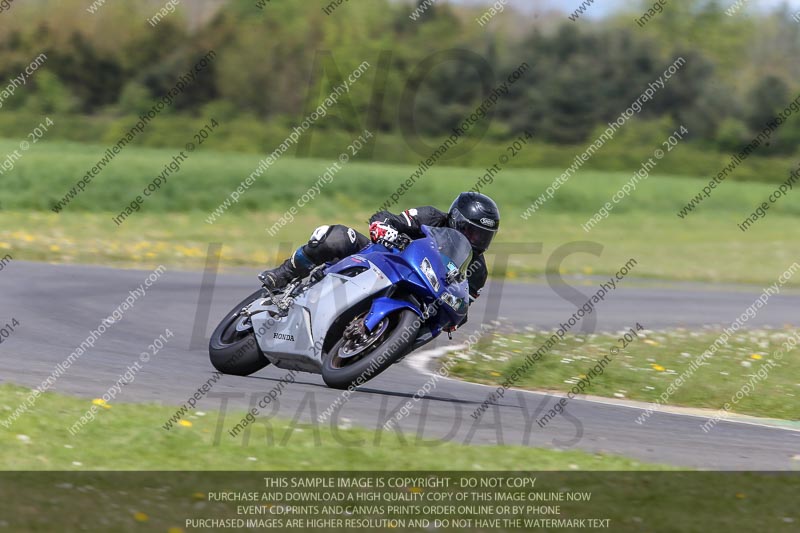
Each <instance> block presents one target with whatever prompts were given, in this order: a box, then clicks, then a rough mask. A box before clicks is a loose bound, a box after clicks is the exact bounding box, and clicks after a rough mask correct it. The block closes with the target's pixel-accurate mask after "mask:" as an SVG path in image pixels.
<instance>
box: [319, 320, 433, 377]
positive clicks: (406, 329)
mask: <svg viewBox="0 0 800 533" xmlns="http://www.w3.org/2000/svg"><path fill="white" fill-rule="evenodd" d="M417 319H418V316H417V314H416V313H415V312H413V311H411V310H409V309H401V310H400V311H397V312H395V313H392V314H391V315H389V316H388V317H387V318H386V319H384V320H388V321H389V324H388V327H387V328H386V330H385V331H384V332H383V333H382V334H381V335H380V337H379V338H378V339H376V340H375V342H376V343H377V345H376V346H375V348H372V349H371V350H369V351H366V352H365V354H364V355H362V356H360V358H359V356H353V357H352V361H351V360H350V358H344V359H343V358H341V357H339V353H340V350H341V349H342V348H343V346H345V343H346V342H347V340H346V339H345V338H344V337H342V338H340V339H339V340H338V341H336V343H335V344H334V345H333V346H331V348H330V349H329V350H328V351H327V352H325V353H324V354H323V357H322V379H323V380H324V381H325V384H326V385H327V386H329V387H331V388H334V389H347V388H350V387H351V386H352V387H353V388H355V387H356V386H358V385H362V384H364V383H366V382H367V381H369V380H370V379H372V378H374V377H375V376H377V375H378V374H380V373H381V372H383V371H384V370H386V369H387V368H389V367H390V366H392V363H394V362H395V361H396V360H397V359H399V358H400V357H402V356H404V355H406V354H407V353H408V351H409V349H410V348H411V346H412V345H413V344H414V341H415V340H416V338H417V334H418V332H419V324H416V325H415V321H417ZM354 320H358V319H357V318H356V319H354ZM380 327H381V326H380V325H378V326H377V327H376V329H378V328H380Z"/></svg>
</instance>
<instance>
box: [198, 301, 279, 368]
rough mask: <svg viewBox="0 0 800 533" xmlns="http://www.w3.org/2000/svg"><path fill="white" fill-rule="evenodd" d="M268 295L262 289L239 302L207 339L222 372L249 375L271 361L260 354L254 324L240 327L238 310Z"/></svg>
mask: <svg viewBox="0 0 800 533" xmlns="http://www.w3.org/2000/svg"><path fill="white" fill-rule="evenodd" d="M264 296H266V294H265V292H264V290H263V289H262V290H259V291H256V292H254V293H253V294H251V295H250V296H248V297H247V298H245V299H244V300H242V301H241V302H239V304H237V305H236V307H234V308H233V310H231V312H230V313H228V314H227V315H226V316H225V318H224V319H223V320H222V322H220V324H219V326H217V329H215V330H214V333H212V334H211V339H210V340H209V342H208V354H209V356H210V358H211V364H212V365H214V368H216V369H217V370H219V371H220V372H222V373H223V374H231V375H234V376H249V375H250V374H252V373H254V372H258V371H259V370H261V369H262V368H264V367H265V366H267V365H268V364H269V360H268V359H267V358H266V357H264V354H263V353H261V348H259V346H258V342H257V341H256V336H255V334H254V332H253V328H252V326H250V329H249V330H245V331H241V330H237V328H236V325H237V323H239V322H240V316H239V313H240V311H241V310H242V308H243V307H245V306H246V305H247V304H249V303H251V302H254V301H255V300H258V299H259V298H263V297H264Z"/></svg>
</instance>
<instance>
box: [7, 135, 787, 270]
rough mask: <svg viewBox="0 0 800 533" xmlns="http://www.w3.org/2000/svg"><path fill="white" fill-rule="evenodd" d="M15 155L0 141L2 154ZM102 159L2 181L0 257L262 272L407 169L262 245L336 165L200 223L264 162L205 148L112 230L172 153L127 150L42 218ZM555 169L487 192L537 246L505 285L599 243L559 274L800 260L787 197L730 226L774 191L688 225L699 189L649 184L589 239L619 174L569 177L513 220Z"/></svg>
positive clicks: (420, 200) (527, 173) (24, 167)
mask: <svg viewBox="0 0 800 533" xmlns="http://www.w3.org/2000/svg"><path fill="white" fill-rule="evenodd" d="M14 146H15V145H14V144H12V143H10V142H9V141H0V153H3V151H4V150H5V151H11V150H12V149H13V147H14ZM104 149H105V147H104V146H100V145H81V144H75V143H63V142H58V143H56V142H53V143H40V144H37V145H35V146H34V147H32V148H31V150H30V151H28V152H26V153H25V154H24V157H23V158H22V159H21V160H20V161H18V162H17V163H16V167H15V168H14V169H13V170H11V171H10V172H8V173H7V174H5V175H4V176H3V178H4V180H5V187H3V188H2V189H0V228H2V230H0V252H4V253H9V254H11V255H12V256H13V257H14V258H16V259H30V260H42V261H58V262H81V263H85V262H89V263H102V264H109V265H118V266H140V267H143V268H146V267H149V266H152V265H153V264H157V263H165V264H169V265H170V266H176V267H181V266H182V267H187V268H201V267H202V266H203V265H204V262H205V256H206V253H207V249H208V243H210V242H221V243H224V244H225V247H224V250H223V266H226V267H227V266H247V267H252V268H253V269H254V270H256V269H259V268H262V267H263V266H265V265H267V264H275V263H277V262H278V261H280V260H282V259H283V257H285V256H286V255H287V253H288V250H290V249H291V248H292V247H294V246H298V245H300V244H302V243H304V242H305V241H306V240H307V238H308V236H309V234H310V233H311V231H312V230H313V229H314V228H315V227H317V226H318V225H321V224H330V223H336V222H340V223H344V224H348V225H352V226H354V227H356V228H359V229H361V230H362V231H366V222H365V221H366V219H367V218H368V217H369V215H370V214H371V213H372V212H373V211H374V210H375V209H377V208H378V207H379V206H380V205H381V204H383V202H384V201H385V200H386V199H387V198H389V196H390V195H391V194H392V192H394V191H395V190H396V188H397V186H398V184H399V183H402V182H403V181H405V179H407V177H408V176H409V175H410V174H411V173H412V172H413V171H414V170H415V168H414V167H411V166H404V165H390V164H377V163H361V162H357V161H353V162H350V163H348V164H347V165H345V166H344V167H343V169H342V170H341V171H340V172H339V173H338V174H337V175H336V176H335V178H334V180H333V182H331V183H330V184H328V185H326V186H324V187H323V188H322V191H321V195H320V197H319V198H317V199H315V200H313V201H312V202H310V203H309V204H308V205H307V206H305V207H304V208H302V209H301V210H300V211H299V213H298V214H297V216H296V220H295V221H294V222H293V223H290V224H289V225H287V226H286V227H284V228H283V229H282V230H281V231H280V232H279V233H278V234H277V235H275V236H274V237H270V235H269V234H268V232H267V228H268V227H270V226H272V225H273V224H274V223H275V222H277V220H278V219H279V218H280V217H281V215H282V214H283V213H285V212H286V210H288V209H289V208H290V207H292V206H294V205H295V204H296V202H297V200H298V198H300V197H301V196H302V195H303V193H305V192H306V191H307V190H308V188H309V187H310V186H312V185H313V184H314V183H315V182H316V181H317V179H318V176H319V175H320V174H321V173H322V172H323V171H324V170H325V168H326V167H327V166H328V165H329V164H330V162H331V161H328V160H313V159H309V160H298V159H292V158H290V157H285V158H283V159H281V160H280V161H279V162H278V163H277V164H275V165H274V166H273V167H272V168H270V169H269V170H268V172H267V173H266V174H265V175H264V176H262V177H261V178H259V179H258V180H257V181H256V183H255V185H253V186H252V188H251V189H250V190H249V191H247V192H246V193H245V194H244V195H243V196H242V197H241V200H240V202H239V203H237V204H234V205H233V207H232V208H231V209H229V210H228V211H227V212H226V213H225V214H224V215H223V216H222V217H221V218H220V219H219V220H218V221H217V222H215V223H214V224H208V223H206V217H207V216H208V215H209V214H210V213H211V212H212V210H213V209H215V208H217V207H218V206H219V205H220V204H221V203H222V202H223V201H224V200H225V199H226V198H227V197H228V195H229V194H230V192H231V191H232V190H234V189H235V187H236V186H237V185H238V184H239V183H241V181H242V180H243V179H244V178H245V177H246V176H248V175H249V174H250V172H252V171H253V169H254V168H256V166H257V164H258V160H259V156H256V155H252V154H239V153H229V152H224V153H223V152H210V151H208V152H207V151H205V150H206V148H203V149H201V150H198V151H197V152H195V153H193V154H192V156H191V159H189V161H188V162H186V163H185V165H184V167H183V169H182V170H181V172H180V173H179V174H177V175H175V176H173V177H171V178H168V183H167V185H166V186H165V187H164V188H163V189H162V190H161V191H159V192H158V193H156V194H155V195H154V196H152V197H150V198H148V199H147V201H146V203H145V205H144V207H143V208H142V210H141V211H139V212H137V213H134V214H133V215H131V216H130V217H129V218H128V219H127V220H126V221H125V222H124V223H123V224H122V226H119V227H117V225H116V224H115V223H114V222H113V221H112V218H113V217H114V216H115V215H117V214H118V213H120V212H121V211H122V210H123V209H124V207H125V206H126V205H127V204H128V202H129V201H130V200H132V199H133V198H134V197H135V196H136V195H137V194H140V193H141V190H142V188H143V187H144V186H145V185H146V184H147V183H148V182H150V181H151V180H152V178H153V176H155V175H156V174H157V173H158V172H159V171H160V169H161V168H162V167H163V165H164V164H165V163H167V162H169V161H170V160H171V158H172V156H173V155H174V154H175V151H174V150H167V149H149V148H148V149H144V148H136V147H130V148H127V149H126V150H125V151H123V153H122V154H121V155H120V156H118V157H117V159H115V160H114V161H113V162H112V163H111V165H110V166H109V167H108V168H107V169H106V170H104V171H103V172H102V173H101V174H100V175H99V176H98V177H96V178H95V179H94V181H93V182H92V183H90V184H89V186H88V188H87V189H86V192H84V193H83V194H81V195H79V196H78V198H77V199H76V200H75V201H74V202H73V203H71V204H70V205H69V206H68V207H67V208H66V210H65V211H63V212H62V213H60V214H55V213H53V212H52V211H50V209H49V208H50V207H51V205H52V204H53V202H54V201H56V200H57V199H58V198H60V197H61V196H62V195H63V194H65V193H66V192H67V191H68V190H69V188H70V187H72V186H73V184H74V182H75V180H76V179H78V178H79V177H80V176H82V175H83V174H84V173H85V172H86V170H87V169H88V168H90V167H91V166H92V165H93V164H94V162H95V161H96V159H97V158H98V157H99V156H100V155H101V154H102V152H103V150H104ZM562 170H563V169H536V170H518V169H507V170H504V171H503V172H502V173H500V174H499V175H498V176H496V177H495V178H494V183H492V184H490V185H487V186H486V187H485V188H483V189H482V190H483V192H486V193H488V194H490V195H491V196H493V197H494V198H495V199H496V200H497V201H498V203H499V205H500V206H501V210H502V213H503V222H502V225H501V231H500V233H499V235H498V238H497V241H496V242H498V243H502V242H505V243H521V242H525V243H531V242H533V243H539V242H541V243H542V253H541V254H537V255H528V256H516V257H514V258H512V260H511V266H510V269H509V270H510V272H509V276H510V277H512V278H513V277H519V276H531V275H533V276H536V275H541V274H542V273H543V272H545V271H546V270H547V269H548V268H555V267H548V265H547V261H548V259H549V258H550V256H551V255H552V254H553V252H554V251H555V250H557V249H558V248H559V247H560V246H562V245H564V244H565V243H569V242H573V241H587V240H588V241H594V242H598V243H601V244H602V245H603V253H602V254H601V256H599V257H597V256H595V255H593V254H589V253H573V254H570V255H569V256H568V257H567V258H566V260H565V261H564V262H563V264H561V265H560V269H561V271H562V272H565V273H572V274H602V275H608V274H611V273H614V272H615V271H616V270H617V269H618V268H619V267H620V266H621V265H622V264H624V263H625V262H627V260H628V259H629V258H631V257H633V258H636V259H637V260H638V261H639V265H638V266H637V268H636V270H635V273H634V275H635V276H637V277H650V278H661V279H677V280H697V281H713V282H750V283H758V284H765V283H771V282H772V281H773V280H774V279H775V278H776V277H777V276H778V275H779V274H780V273H781V272H783V271H784V270H785V269H786V267H787V266H789V265H790V264H791V263H792V262H793V261H794V260H795V259H796V257H795V256H794V255H793V254H792V253H791V250H793V249H794V246H795V244H796V241H797V238H798V236H800V232H798V230H797V229H796V228H797V224H796V221H797V217H798V216H800V202H795V201H793V200H792V198H791V197H788V198H785V199H783V200H782V201H781V202H779V203H778V204H776V205H775V206H774V207H773V208H772V209H771V210H770V212H769V214H768V215H767V217H766V218H764V219H762V220H760V221H759V222H758V223H757V224H755V226H754V227H753V228H752V229H750V230H749V231H748V232H747V233H742V232H741V231H740V230H739V229H738V228H737V226H736V224H737V223H738V222H740V221H741V220H743V219H744V217H745V216H746V215H747V214H748V213H750V212H751V210H752V207H753V206H754V205H756V204H757V203H760V202H761V201H763V200H764V199H765V198H766V197H767V196H768V195H769V193H770V192H771V191H772V190H773V189H774V186H773V185H765V184H756V183H739V182H726V183H724V184H722V185H721V186H720V187H718V188H717V189H716V190H715V191H714V195H713V196H712V198H711V199H710V200H707V201H706V202H704V203H703V204H702V205H701V207H700V208H699V209H698V210H697V211H696V213H695V214H691V215H689V216H688V217H687V218H686V219H683V220H682V219H680V218H678V217H677V216H676V214H675V213H676V211H677V210H678V209H680V208H681V207H682V206H683V205H684V203H685V202H686V201H687V200H688V199H689V198H691V197H692V196H693V195H694V194H696V193H697V192H698V191H699V190H700V189H701V187H702V186H703V185H704V184H705V182H706V180H705V179H691V178H684V177H670V176H658V175H655V176H653V177H651V178H650V179H649V180H648V181H646V182H643V183H640V184H639V187H638V188H637V190H636V191H635V192H634V193H633V196H631V197H630V198H627V199H625V200H624V201H623V202H622V203H621V204H619V205H618V206H617V207H616V208H615V209H614V211H613V212H612V213H611V216H610V217H609V218H608V219H607V220H604V221H602V222H600V224H599V225H597V226H596V227H595V228H594V229H593V230H592V231H591V232H589V233H586V232H585V231H583V229H582V228H581V225H582V224H583V223H585V222H586V221H587V220H588V219H589V217H591V216H592V214H593V213H594V212H595V211H596V210H597V209H598V207H600V206H601V205H603V204H604V203H605V202H606V201H608V200H609V199H610V198H611V196H612V195H613V194H614V192H615V191H616V190H617V189H618V188H619V187H620V186H621V185H622V184H623V183H625V182H626V181H627V180H628V179H629V176H628V174H626V173H619V172H617V173H607V172H596V171H591V170H586V171H582V172H579V173H578V174H577V175H576V176H574V177H573V178H571V180H570V181H569V182H568V183H567V184H566V185H564V186H563V187H562V188H561V189H560V190H559V191H558V192H557V194H556V195H555V197H554V198H553V199H552V200H551V201H549V202H548V203H547V204H546V205H545V207H544V208H543V209H542V210H541V211H539V212H537V213H535V214H534V215H533V216H532V217H530V218H529V219H528V220H523V219H522V218H521V216H520V215H521V214H522V213H523V212H525V210H526V209H527V208H528V206H529V205H530V204H531V202H533V200H534V199H535V198H536V197H537V196H538V195H539V194H540V193H542V192H543V191H544V189H545V188H546V187H547V185H549V184H550V183H551V181H552V180H553V179H554V178H555V177H556V176H557V175H558V174H560V173H561V172H562ZM482 173H483V170H481V169H475V168H453V167H434V168H432V169H431V170H430V171H429V172H428V173H427V174H426V175H425V177H424V178H422V179H421V180H419V181H418V182H417V184H416V185H415V186H414V187H412V188H411V190H410V191H409V192H407V193H406V194H405V196H403V197H402V198H401V199H400V202H399V203H398V204H397V205H395V206H393V209H394V210H395V211H398V210H401V209H403V208H406V207H409V206H418V205H429V204H432V205H436V206H438V207H440V208H442V209H446V208H447V207H448V206H449V204H450V202H451V200H452V198H453V197H454V196H455V194H456V193H457V192H458V191H461V190H467V189H470V188H472V187H473V186H474V185H475V183H476V182H477V180H478V179H479V177H480V176H481V175H482ZM790 194H793V193H790ZM281 243H283V244H282V245H281ZM795 283H797V282H795Z"/></svg>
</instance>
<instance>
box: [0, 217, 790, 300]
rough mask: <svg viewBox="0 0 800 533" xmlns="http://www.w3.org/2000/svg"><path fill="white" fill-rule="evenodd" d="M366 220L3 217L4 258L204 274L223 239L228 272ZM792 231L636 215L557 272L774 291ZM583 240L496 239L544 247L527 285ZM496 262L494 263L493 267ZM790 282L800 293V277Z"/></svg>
mask: <svg viewBox="0 0 800 533" xmlns="http://www.w3.org/2000/svg"><path fill="white" fill-rule="evenodd" d="M366 216H367V213H366V212H362V213H360V214H359V213H358V212H357V211H355V210H348V211H346V212H341V213H339V214H338V215H336V214H332V215H330V216H329V217H324V216H323V215H322V214H319V213H311V212H309V213H308V214H306V215H305V216H303V218H302V219H300V220H298V221H297V222H296V223H295V224H291V225H289V226H286V227H285V228H284V229H283V230H282V231H281V232H280V233H278V234H277V235H276V236H275V237H274V238H270V237H269V234H268V233H267V231H266V228H267V227H268V226H271V225H272V224H274V223H275V221H276V220H277V219H278V217H279V215H276V214H274V213H266V212H265V213H255V212H246V213H236V214H229V215H227V216H225V217H223V219H222V220H221V221H220V222H218V223H216V224H214V225H209V224H206V223H205V222H204V221H203V217H204V215H203V214H199V213H175V214H166V213H144V212H142V213H139V214H137V215H135V216H133V217H131V218H130V219H129V220H128V221H126V222H125V223H124V224H123V225H122V226H120V227H119V228H117V227H116V226H115V225H114V224H113V222H112V221H111V214H110V213H82V212H66V213H64V214H61V215H56V214H54V213H44V212H31V211H0V255H5V254H10V255H11V256H12V257H14V258H15V259H25V260H33V261H54V262H62V263H97V264H103V265H110V266H120V267H138V268H151V267H153V266H156V265H158V264H165V265H169V266H172V267H176V268H177V267H182V268H189V269H199V268H203V266H204V265H205V260H206V255H207V253H208V244H209V243H213V242H219V243H223V244H224V246H223V250H222V261H221V265H222V267H223V268H227V267H248V268H252V270H253V271H254V272H255V271H258V270H259V269H261V268H263V267H264V266H266V265H269V264H276V263H278V262H279V261H282V260H283V259H284V258H285V257H286V256H287V255H288V254H289V251H290V250H292V249H293V248H294V247H297V246H299V245H300V244H303V243H305V242H306V241H307V239H308V236H309V235H310V234H311V232H312V230H313V229H314V228H315V227H317V226H319V225H321V224H326V223H327V224H330V223H332V222H341V223H345V224H351V225H354V226H355V227H357V228H360V229H361V230H362V231H364V232H366V228H365V227H364V226H365V224H364V223H363V220H362V219H363V218H364V217H366ZM792 224H794V220H793V218H790V217H787V216H779V215H772V216H771V217H767V218H766V219H764V220H762V221H761V223H760V224H759V225H758V226H757V227H756V228H755V229H753V230H751V231H750V232H748V233H747V234H746V235H744V236H741V237H740V236H735V235H731V234H730V232H731V229H730V227H729V225H728V224H726V223H725V221H724V220H723V219H721V218H720V217H716V216H713V215H698V216H697V217H694V218H692V219H691V220H688V221H686V222H682V223H680V224H675V223H673V222H672V220H671V219H670V218H669V217H668V216H667V215H659V214H653V215H648V214H646V213H631V214H629V215H627V216H625V217H618V218H611V219H609V220H607V221H606V222H604V223H603V224H602V225H600V226H599V227H598V228H597V229H595V230H594V231H593V232H592V233H591V240H592V241H595V242H598V243H601V244H602V245H603V252H602V254H601V255H600V256H599V257H598V256H595V255H593V254H590V253H578V252H576V253H572V254H570V255H568V256H567V257H566V259H565V260H564V262H563V263H562V264H561V265H560V270H561V272H562V273H565V274H575V275H585V274H594V275H611V274H613V273H614V272H616V271H617V270H618V269H619V268H620V267H621V266H622V265H624V264H625V263H626V262H627V261H628V259H630V258H632V257H633V258H636V260H637V261H638V263H639V264H638V265H637V266H636V267H635V268H634V269H633V271H632V272H631V274H630V276H632V277H644V278H658V279H673V280H693V281H711V282H746V283H756V284H760V285H767V284H771V283H773V282H774V281H775V280H776V279H777V277H778V276H779V275H780V274H781V273H782V272H784V271H785V270H786V268H787V267H789V266H790V265H791V264H792V263H793V262H794V261H795V260H797V259H798V258H797V257H796V256H794V255H793V254H792V253H791V250H792V249H793V247H794V246H795V242H796V237H795V236H793V234H792V233H790V232H789V231H788V230H787V228H789V227H791V225H792ZM725 236H730V237H738V239H739V240H733V239H732V238H731V239H730V240H729V239H726V238H724V237H725ZM585 239H586V236H585V234H584V232H583V230H581V229H580V227H579V217H577V216H575V215H569V214H558V213H556V214H549V213H542V214H541V215H537V218H536V220H535V222H533V223H531V224H528V225H521V224H519V223H517V224H512V223H509V224H507V225H506V226H505V227H504V229H503V230H502V231H501V232H500V234H499V235H498V238H497V242H498V243H502V242H506V243H520V242H540V243H542V252H541V253H539V254H533V255H524V256H523V255H517V256H512V257H511V260H510V264H509V269H508V276H509V277H510V278H515V277H517V278H520V277H530V276H540V275H542V273H544V272H545V271H546V270H548V260H549V258H550V257H551V256H552V255H553V253H554V252H555V251H556V250H557V249H558V248H559V247H561V246H562V245H564V244H566V243H569V242H573V241H580V240H585ZM491 262H492V258H490V266H491ZM9 268H11V267H9ZM790 283H791V284H793V285H795V286H796V285H797V284H798V283H800V280H791V282H790Z"/></svg>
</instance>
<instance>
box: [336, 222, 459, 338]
mask: <svg viewBox="0 0 800 533" xmlns="http://www.w3.org/2000/svg"><path fill="white" fill-rule="evenodd" d="M427 229H428V228H427V227H426V226H423V232H424V233H425V234H426V237H425V238H422V239H417V240H414V241H412V242H411V243H409V244H408V246H406V248H405V249H404V250H403V251H400V250H397V249H389V248H387V247H385V246H383V245H382V244H370V245H368V246H367V247H365V248H364V249H362V250H361V251H360V252H359V253H357V254H355V255H352V256H350V257H347V258H344V259H342V260H341V261H339V262H338V263H336V264H334V265H331V266H330V267H328V268H327V269H326V273H332V274H338V273H341V272H345V271H347V270H349V269H352V268H354V267H355V268H358V267H360V268H365V269H373V270H375V271H376V273H379V275H384V276H386V278H387V280H388V281H389V282H390V283H391V284H392V285H393V286H402V287H403V288H405V289H408V290H409V292H410V293H411V294H414V295H415V296H416V297H418V298H419V299H420V301H421V303H425V304H431V303H434V302H437V301H438V308H439V310H440V311H441V312H440V313H438V315H436V318H435V319H431V320H430V321H429V325H430V327H431V330H432V331H435V332H436V333H435V334H436V335H438V334H439V333H440V332H441V329H442V328H443V327H445V326H454V325H458V324H460V323H461V322H462V321H463V319H464V318H465V317H466V315H467V308H468V305H467V303H466V302H468V301H469V300H468V296H467V294H468V289H467V283H466V281H463V282H460V283H453V284H451V285H450V286H448V284H447V275H448V267H447V266H446V263H448V262H451V261H449V258H445V257H444V256H443V255H441V254H440V253H439V249H438V248H437V244H436V241H434V239H433V238H432V236H431V235H430V233H429V231H426V230H427ZM426 260H427V263H428V264H430V268H431V269H432V270H433V272H434V273H435V276H436V278H437V280H438V289H437V288H436V287H435V286H434V284H433V283H432V282H431V280H429V279H428V277H427V276H426V274H425V272H424V271H423V269H422V264H423V262H425V261H426ZM445 293H449V294H445ZM443 295H444V296H446V297H451V298H454V299H457V300H459V301H461V302H464V305H462V306H460V307H459V309H454V308H453V307H451V306H450V305H448V304H446V303H444V302H443V301H441V300H440V298H442V296H443ZM399 309H410V310H412V311H414V312H415V313H416V314H417V315H418V316H420V317H422V316H423V313H422V311H421V309H420V308H419V307H418V306H416V305H414V304H412V303H410V302H407V301H404V300H398V299H395V298H390V297H386V296H382V297H378V298H376V299H375V300H374V301H373V303H372V307H371V308H370V311H369V313H368V315H367V318H366V321H365V326H366V327H367V329H368V330H369V331H372V330H373V329H374V328H375V327H376V326H377V325H378V324H379V323H380V321H381V320H383V319H384V318H385V317H386V316H388V315H389V314H391V313H392V312H395V311H397V310H399Z"/></svg>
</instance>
